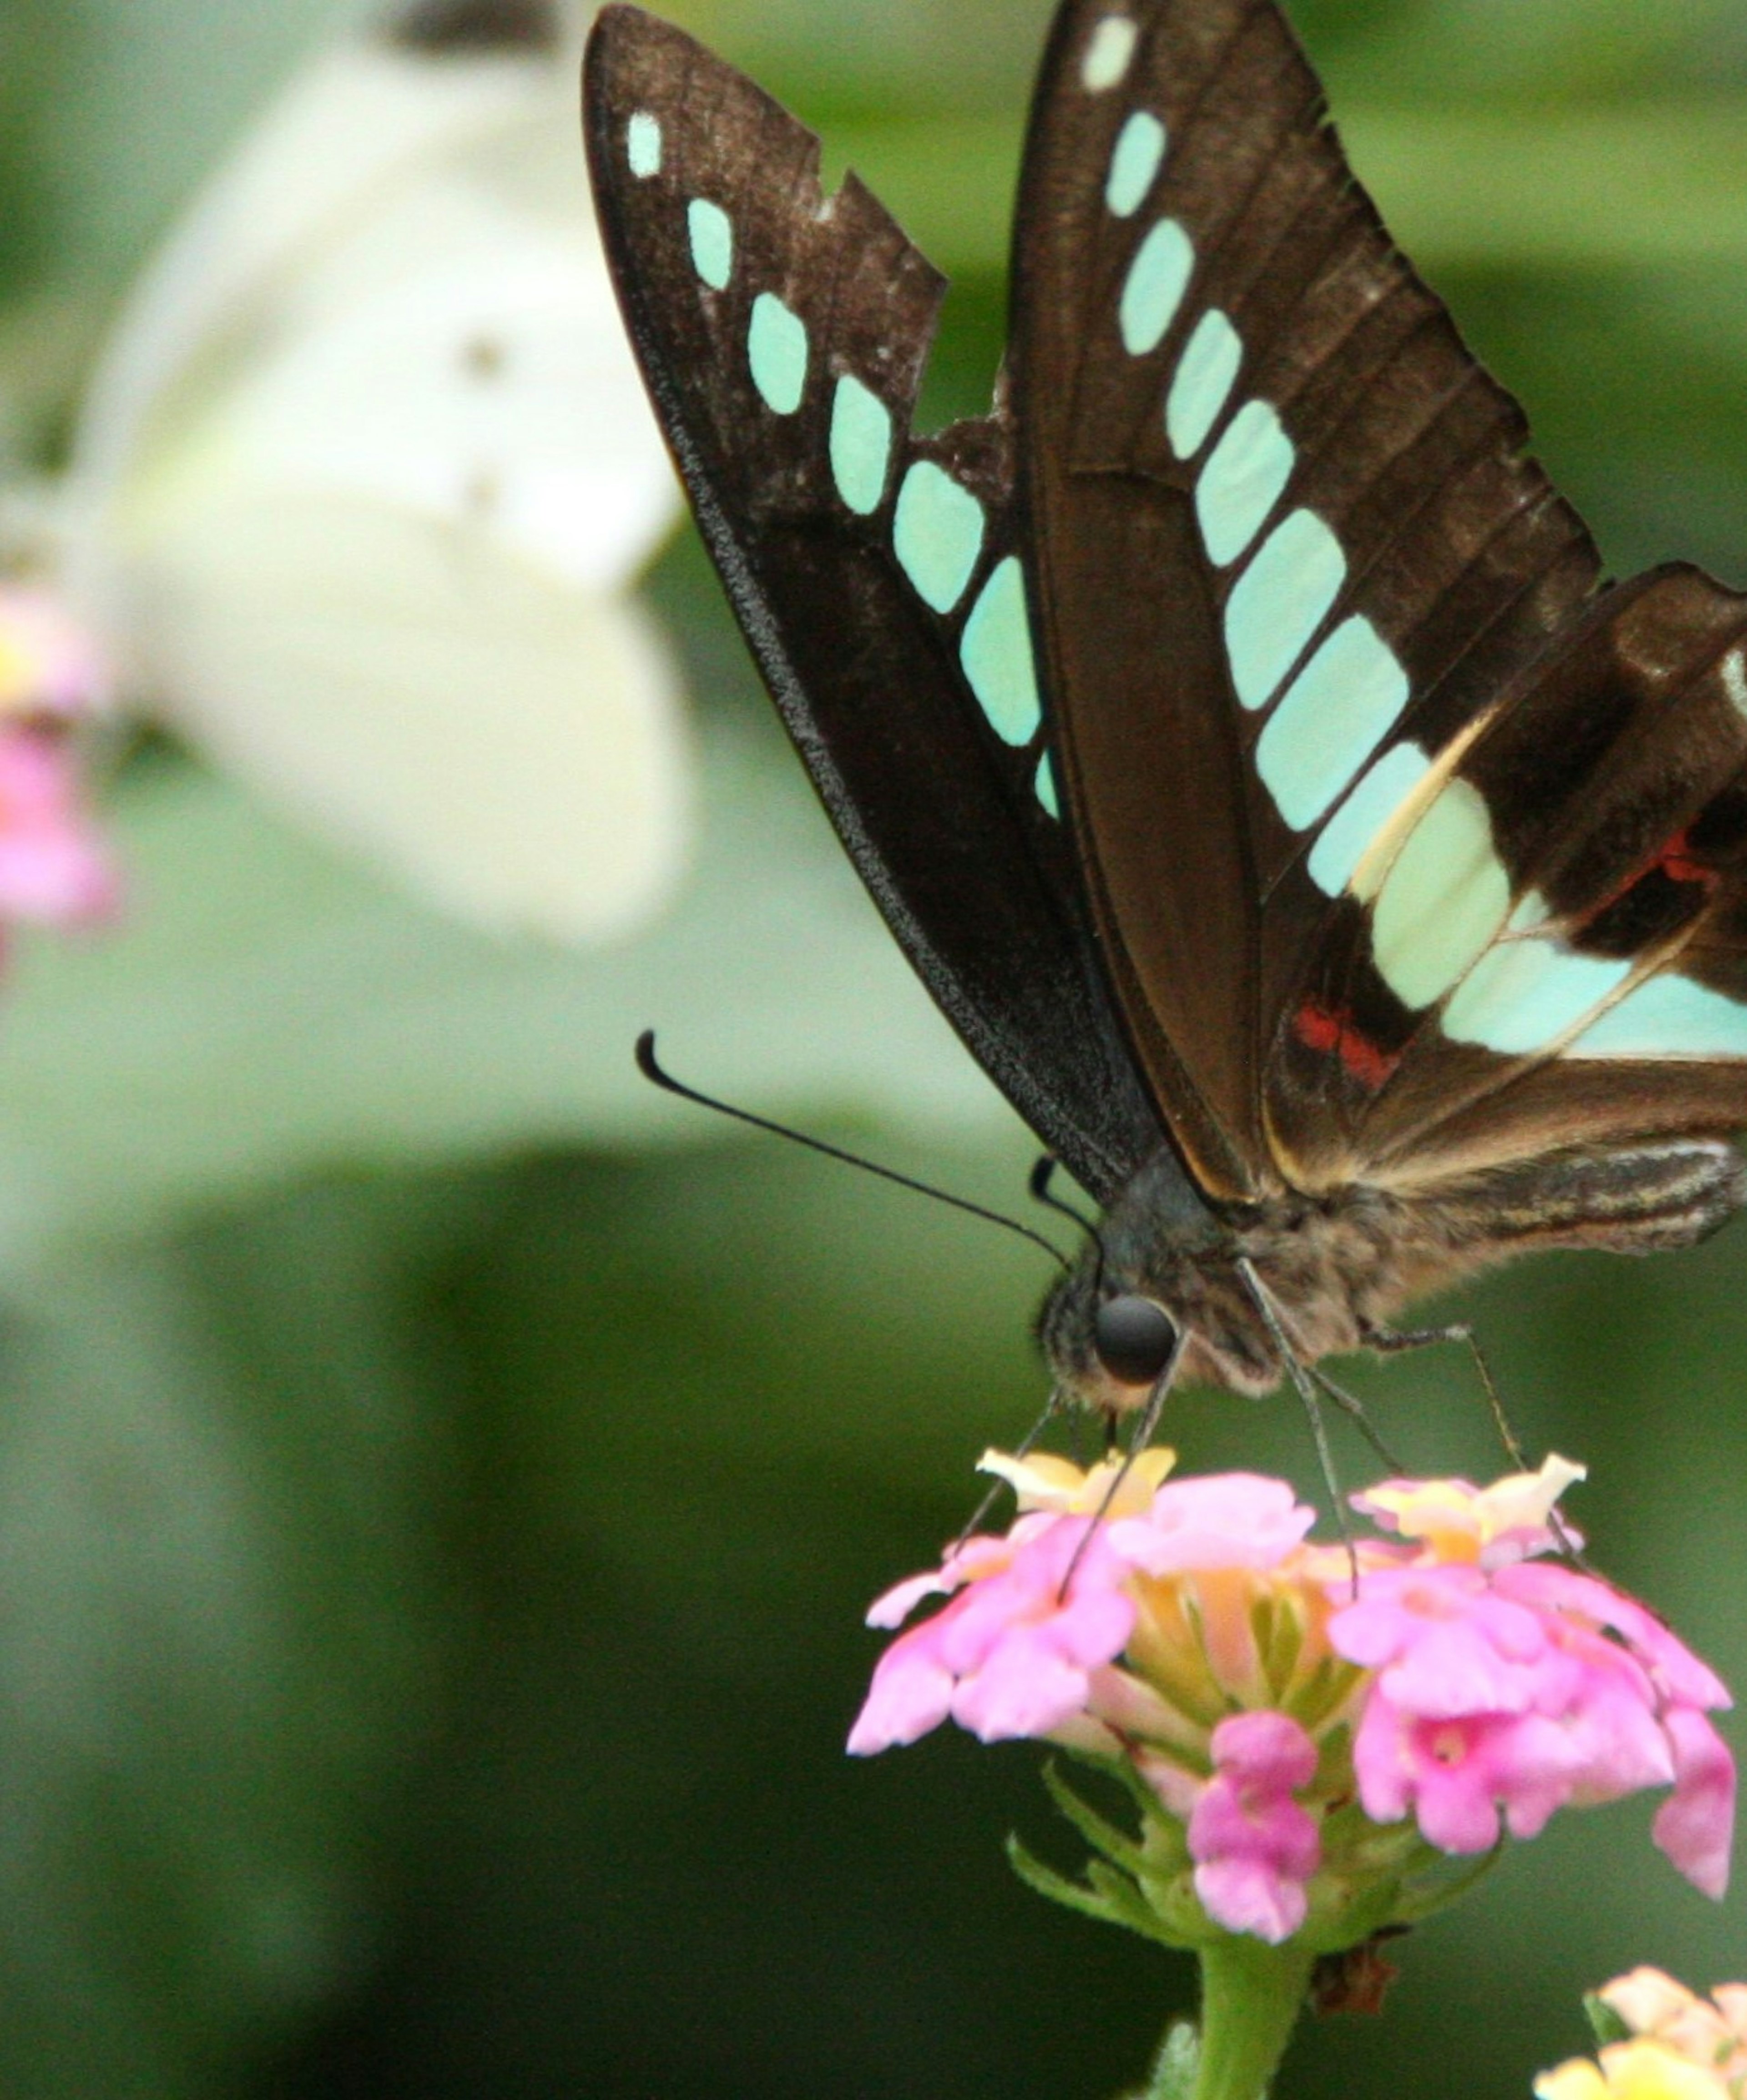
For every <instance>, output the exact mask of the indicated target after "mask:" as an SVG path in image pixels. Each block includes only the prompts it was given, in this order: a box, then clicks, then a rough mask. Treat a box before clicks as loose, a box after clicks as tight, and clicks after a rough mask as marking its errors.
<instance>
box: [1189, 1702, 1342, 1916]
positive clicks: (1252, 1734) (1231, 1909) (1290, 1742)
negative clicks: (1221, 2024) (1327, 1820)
mask: <svg viewBox="0 0 1747 2100" xmlns="http://www.w3.org/2000/svg"><path fill="white" fill-rule="evenodd" d="M1212 1748H1213V1756H1214V1776H1213V1778H1212V1779H1211V1780H1210V1781H1209V1782H1208V1784H1207V1785H1206V1787H1205V1789H1204V1790H1203V1791H1202V1793H1201V1798H1200V1800H1199V1801H1197V1802H1196V1804H1195V1807H1194V1809H1193V1811H1192V1813H1191V1815H1190V1817H1189V1827H1188V1840H1189V1857H1190V1858H1191V1859H1192V1860H1194V1861H1195V1862H1196V1868H1195V1890H1196V1895H1199V1896H1200V1898H1201V1901H1202V1902H1203V1903H1204V1904H1205V1905H1206V1907H1207V1915H1208V1916H1209V1917H1210V1918H1212V1919H1214V1921H1215V1922H1216V1923H1218V1924H1219V1925H1223V1926H1224V1927H1225V1929H1226V1930H1227V1932H1249V1933H1254V1935H1255V1936H1256V1937H1257V1938H1258V1939H1265V1940H1267V1941H1269V1942H1270V1943H1274V1944H1277V1943H1279V1942H1280V1940H1282V1939H1290V1938H1291V1937H1292V1935H1293V1934H1294V1932H1296V1931H1297V1930H1298V1927H1299V1926H1301V1925H1302V1924H1303V1922H1304V1913H1305V1910H1306V1908H1307V1897H1306V1895H1305V1886H1306V1884H1307V1882H1309V1880H1310V1877H1311V1875H1312V1874H1314V1873H1316V1869H1317V1868H1318V1866H1319V1865H1320V1864H1321V1861H1322V1840H1321V1838H1320V1834H1319V1833H1318V1829H1317V1825H1316V1819H1315V1817H1313V1816H1312V1815H1311V1814H1310V1812H1309V1811H1308V1810H1307V1809H1305V1808H1303V1807H1300V1806H1299V1804H1298V1802H1297V1801H1296V1800H1295V1799H1294V1795H1295V1794H1296V1793H1298V1791H1299V1790H1300V1789H1302V1788H1304V1787H1307V1786H1308V1785H1310V1783H1311V1780H1313V1779H1314V1778H1315V1777H1316V1744H1315V1742H1314V1741H1313V1740H1311V1737H1310V1736H1309V1735H1307V1733H1306V1732H1305V1731H1304V1729H1303V1728H1302V1727H1300V1726H1299V1725H1298V1723H1297V1722H1296V1721H1294V1720H1293V1719H1291V1718H1289V1716H1288V1715H1286V1714H1270V1713H1263V1714H1233V1715H1232V1718H1230V1719H1229V1720H1227V1721H1222V1722H1221V1723H1219V1725H1218V1727H1217V1728H1215V1729H1214V1732H1213V1744H1212Z"/></svg>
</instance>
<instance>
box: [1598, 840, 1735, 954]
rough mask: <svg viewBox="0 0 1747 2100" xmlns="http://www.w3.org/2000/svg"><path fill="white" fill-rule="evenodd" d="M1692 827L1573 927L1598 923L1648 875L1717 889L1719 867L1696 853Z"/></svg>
mask: <svg viewBox="0 0 1747 2100" xmlns="http://www.w3.org/2000/svg"><path fill="white" fill-rule="evenodd" d="M1689 829H1690V827H1683V829H1681V830H1680V831H1678V832H1675V834H1674V836H1673V837H1672V838H1671V839H1670V840H1667V841H1666V843H1665V844H1664V845H1661V846H1659V847H1658V848H1657V849H1656V851H1655V852H1654V853H1653V854H1651V855H1650V856H1649V858H1647V860H1645V861H1644V862H1643V865H1642V866H1641V867H1635V868H1634V869H1633V871H1632V872H1631V873H1630V875H1629V876H1627V877H1626V878H1625V881H1624V882H1622V883H1621V884H1619V885H1617V888H1615V889H1611V890H1610V891H1609V892H1608V894H1607V895H1606V896H1605V897H1604V898H1602V900H1601V902H1599V904H1592V905H1591V906H1590V908H1589V910H1588V911H1585V912H1583V913H1581V915H1578V916H1577V917H1576V918H1574V919H1572V920H1571V922H1570V931H1571V932H1572V933H1581V931H1582V930H1583V929H1584V928H1585V927H1586V926H1592V925H1594V923H1595V921H1596V920H1598V919H1599V918H1600V917H1601V915H1602V914H1603V912H1604V911H1612V909H1613V907H1614V906H1615V905H1616V904H1617V903H1618V902H1620V900H1621V898H1625V897H1630V895H1631V893H1632V892H1633V891H1634V889H1636V888H1637V887H1638V885H1639V883H1641V882H1642V881H1643V880H1645V878H1646V877H1647V876H1652V875H1665V876H1667V878H1668V880H1670V882H1696V883H1700V884H1702V885H1703V886H1704V888H1705V889H1706V890H1711V889H1715V888H1716V886H1717V880H1718V876H1717V871H1716V869H1715V868H1714V867H1706V866H1705V863H1704V862H1703V861H1701V860H1700V859H1699V858H1697V857H1696V855H1695V854H1694V853H1693V851H1692V840H1691V838H1690V837H1689V836H1688V831H1689Z"/></svg>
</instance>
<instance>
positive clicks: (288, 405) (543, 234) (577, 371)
mask: <svg viewBox="0 0 1747 2100" xmlns="http://www.w3.org/2000/svg"><path fill="white" fill-rule="evenodd" d="M564 26H566V27H568V28H569V29H574V28H575V27H576V26H577V25H575V24H568V25H564ZM559 29H560V25H559V24H558V23H557V22H556V21H555V20H552V19H551V17H550V15H549V12H548V9H547V8H546V6H544V5H543V4H541V3H540V0H421V4H416V5H414V6H411V7H409V6H406V5H405V4H402V5H400V7H397V8H396V10H395V12H394V15H393V17H392V18H391V20H390V21H389V23H388V24H387V25H386V27H385V28H382V29H378V32H377V33H374V34H371V35H369V36H359V37H356V38H353V39H352V40H351V41H349V42H345V43H343V44H341V45H339V46H337V47H335V48H334V49H332V50H330V51H327V52H325V54H324V55H321V56H319V57H317V58H316V60H313V61H312V63H311V64H308V65H307V68H305V69H304V71H303V73H301V74H300V75H299V77H297V78H296V79H294V82H292V83H291V85H290V87H289V88H288V89H287V90H286V91H285V94H284V95H283V97H282V98H281V100H280V101H279V102H278V103H277V104H276V105H275V106H274V107H273V108H271V109H269V110H268V112H267V113H266V114H265V115H264V116H263V117H262V119H261V120H260V121H259V123H258V124H257V125H256V126H254V129H253V130H251V131H250V134H249V135H248V136H247V137H246V138H245V139H244V140H243V142H242V143H241V146H240V147H239V148H238V149H237V152H236V154H235V156H234V157H233V158H232V160H231V161H230V162H229V163H228V165H226V166H225V167H224V168H223V170H221V171H220V172H219V174H218V175H217V177H216V178H215V179H214V180H213V181H212V182H211V183H210V185H209V187H208V188H207V189H206V192H205V193H204V194H203V195H202V196H200V197H199V198H197V201H196V202H195V204H194V205H193V207H192V210H190V211H189V212H188V214H187V216H186V218H184V222H183V223H182V224H181V225H180V227H179V228H178V229H177V230H176V231H175V232H173V233H172V235H171V236H170V239H169V240H168V241H167V242H166V245H165V246H164V248H163V249H162V251H161V253H160V254H159V255H158V256H157V258H156V260H155V261H154V262H153V263H152V264H151V265H150V266H149V267H148V269H147V270H146V271H145V272H144V276H143V277H142V279H141V280H140V281H139V285H137V287H136V289H135V291H134V293H133V294H132V296H131V297H130V299H129V300H128V301H127V302H126V306H125V307H124V310H123V311H122V316H121V319H120V321H119V324H118V325H117V328H116V330H115V332H114V334H113V338H112V339H111V342H110V343H109V346H108V350H107V351H106V353H105V354H104V356H103V357H102V359H101V360H100V364H99V367H98V369H97V371H96V373H95V377H94V378H93V381H92V382H91V387H90V390H89V392H88V394H87V396H86V402H85V405H84V408H83V412H82V417H81V420H80V423H79V427H78V430H77V436H76V441H75V445H74V449H73V461H72V467H71V472H70V475H69V483H68V507H67V511H66V514H65V522H64V531H63V545H64V550H65V572H66V582H67V585H68V587H69V589H70V590H71V592H72V593H73V598H74V600H75V602H76V603H77V604H78V605H80V606H81V607H83V608H84V609H85V610H86V612H87V614H88V615H89V616H90V617H91V618H92V619H93V620H95V623H96V624H97V626H98V628H99V630H100V633H102V634H103V635H104V637H105V639H106V641H107V643H108V648H109V650H110V652H111V654H112V655H113V657H114V659H115V660H116V662H117V666H118V668H119V673H120V676H121V677H122V682H123V686H124V691H125V693H126V697H127V698H128V699H129V700H130V702H131V703H132V704H135V706H138V707H142V708H145V709H146V710H148V712H152V713H153V714H155V715H156V716H157V717H159V718H161V720H162V721H165V722H166V723H167V724H169V725H170V726H171V727H172V728H174V729H175V730H176V731H178V732H179V734H181V735H184V736H185V737H186V738H187V739H188V740H189V741H190V742H191V743H193V744H195V745H196V746H197V747H198V748H201V749H202V750H204V751H205V752H207V753H208V754H209V755H210V757H211V758H212V759H213V760H214V761H216V762H217V763H219V765H223V766H225V767H228V768H229V769H230V770H232V771H234V772H235V773H236V774H238V775H240V776H241V777H242V778H243V779H245V780H246V781H248V782H250V783H252V784H253V785H254V787H256V788H258V789H259V791H260V792H263V794H265V795H268V796H272V797H274V798H276V800H278V801H280V802H281V803H282V804H283V805H285V806H286V807H287V808H289V809H290V810H292V811H293V812H294V813H295V814H298V815H299V816H301V817H302V818H304V819H305V820H306V821H307V823H310V824H311V825H312V826H313V827H317V828H319V829H320V830H321V831H322V832H325V834H326V835H327V836H329V837H330V838H332V839H334V840H338V841H341V842H343V843H344V844H346V845H349V846H352V847H353V848H355V849H363V850H365V851H367V852H369V853H370V854H374V856H375V857H376V858H378V860H379V861H381V862H383V863H385V864H387V866H388V867H390V868H391V870H393V871H395V872H396V873H397V874H398V875H399V876H400V877H401V878H403V879H404V880H405V881H407V882H408V883H409V884H410V885H414V886H416V887H418V888H419V889H422V891H423V892H424V893H426V894H427V895H428V896H430V897H431V898H433V899H434V900H435V901H436V902H440V903H441V904H443V905H444V906H445V907H448V908H449V909H450V910H451V911H454V912H455V913H457V914H458V915H461V916H463V917H466V918H467V919H470V920H473V921H475V923H479V924H485V925H488V926H490V927H493V928H498V929H504V930H511V931H532V932H536V933H542V934H546V935H548V936H551V937H557V938H559V939H566V940H578V941H588V940H596V939H602V938H606V937H612V936H613V935H617V934H620V933H625V932H626V931H628V930H629V929H631V928H633V927H634V926H635V925H636V924H638V923H639V921H640V920H643V919H644V917H646V916H647V915H648V914H649V913H650V912H651V911H652V910H653V909H655V908H656V907H657V906H658V905H659V903H660V902H661V901H662V899H663V898H664V897H665V896H666V893H667V892H668V891H669V889H670V887H671V886H672V885H673V883H674V880H675V878H676V876H677V874H678V872H679V868H680V865H681V862H682V860H683V851H684V845H685V839H686V833H687V818H688V805H689V787H690V774H689V765H688V746H687V743H686V739H685V729H684V721H683V716H682V712H681V709H680V705H679V686H678V680H677V677H676V675H675V673H674V669H673V667H672V665H671V663H670V659H669V656H668V655H667V653H666V650H665V648H664V647H663V646H662V644H661V640H660V637H658V635H657V633H656V632H655V630H654V629H653V627H652V623H651V622H650V620H649V619H648V615H646V613H645V612H644V611H643V610H642V609H641V608H640V607H639V606H638V605H637V603H636V602H635V600H634V599H633V598H632V597H631V596H630V585H631V583H632V581H633V580H634V578H635V575H636V572H637V571H638V570H639V567H641V565H642V564H643V563H644V561H645V560H646V558H648V555H649V554H650V552H651V551H652V549H653V547H654V546H655V545H656V544H657V541H658V540H660V538H661V536H662V535H663V533H664V532H666V529H667V527H668V526H669V525H670V522H671V520H672V518H673V517H674V514H675V510H676V496H675V489H674V480H673V476H672V473H671V470H670V467H669V465H668V463H667V461H666V456H665V454H664V452H663V451H662V449H661V443H660V440H659V439H658V437H657V434H656V430H655V427H654V424H653V420H652V417H651V415H650V413H649V411H648V407H647V404H646V403H645V401H644V395H643V391H642V388H641V386H640V384H639V381H638V378H637V377H636V374H635V369H634V368H633V366H632V364H631V360H630V353H629V351H628V350H627V349H626V346H625V344H624V342H623V338H622V336H621V329H620V323H619V318H618V314H617V308H616V307H615V304H614V301H613V293H612V290H611V288H610V286H609V285H608V279H607V275H606V271H605V267H604V262H603V261H602V258H601V255H600V252H599V245H598V243H597V240H596V237H595V232H594V227H593V220H592V214H591V213H590V210H589V206H588V200H587V195H586V177H585V174H584V171H583V165H582V152H581V148H580V143H579V139H578V125H577V86H576V81H577V64H576V60H577V53H578V51H579V48H580V38H579V37H577V36H575V35H573V34H568V33H559Z"/></svg>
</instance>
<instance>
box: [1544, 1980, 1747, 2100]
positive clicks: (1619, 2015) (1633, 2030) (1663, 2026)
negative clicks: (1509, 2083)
mask: <svg viewBox="0 0 1747 2100" xmlns="http://www.w3.org/2000/svg"><path fill="white" fill-rule="evenodd" d="M1590 2018H1591V2019H1592V2020H1593V2021H1594V2023H1595V2026H1596V2028H1597V2030H1598V2032H1599V2034H1600V2036H1602V2038H1603V2047H1602V2049H1600V2051H1599V2054H1598V2055H1597V2057H1596V2058H1595V2060H1594V2061H1593V2062H1592V2061H1591V2060H1590V2058H1587V2057H1574V2058H1572V2060H1571V2061H1570V2062H1569V2063H1562V2064H1560V2065H1559V2067H1558V2069H1557V2070H1555V2071H1546V2072H1544V2073H1543V2074H1542V2075H1541V2077H1539V2078H1537V2080H1535V2093H1536V2096H1537V2100H1743V2096H1744V2095H1747V1984H1743V1983H1719V1984H1718V1986H1717V1988H1716V1989H1715V1990H1714V1991H1713V1992H1711V1994H1710V1996H1709V1997H1707V1998H1701V1997H1700V1996H1699V1995H1698V1994H1697V1992H1694V1991H1689V1990H1688V1989H1687V1987H1686V1985H1685V1984H1684V1983H1676V1982H1675V1981H1674V1978H1673V1977H1672V1976H1668V1975H1665V1974H1663V1972H1662V1971H1661V1970H1660V1969H1634V1970H1632V1972H1631V1973H1630V1975H1626V1976H1619V1977H1616V1978H1615V1979H1614V1980H1613V1982H1612V1983H1604V1984H1603V1986H1602V1988H1601V1989H1600V1990H1599V1991H1598V1992H1596V1993H1595V1996H1594V1998H1593V1999H1592V2000H1591V2001H1590Z"/></svg>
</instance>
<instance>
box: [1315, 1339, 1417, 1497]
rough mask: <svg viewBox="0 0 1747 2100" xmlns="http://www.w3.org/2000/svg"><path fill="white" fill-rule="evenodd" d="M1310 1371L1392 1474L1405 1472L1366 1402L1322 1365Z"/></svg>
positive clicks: (1317, 1365)
mask: <svg viewBox="0 0 1747 2100" xmlns="http://www.w3.org/2000/svg"><path fill="white" fill-rule="evenodd" d="M1308 1369H1309V1371H1310V1374H1311V1377H1312V1378H1313V1379H1315V1380H1316V1383H1317V1384H1318V1385H1319V1386H1320V1387H1321V1389H1322V1390H1323V1392H1325V1393H1326V1394H1327V1395H1328V1396H1329V1399H1330V1400H1332V1401H1333V1402H1334V1404H1335V1405H1336V1406H1337V1407H1338V1408H1339V1410H1341V1412H1342V1414H1344V1415H1345V1416H1346V1417H1347V1420H1348V1421H1349V1422H1351V1423H1352V1425H1353V1427H1355V1428H1356V1430H1357V1431H1358V1432H1359V1434H1360V1436H1362V1437H1364V1440H1365V1442H1366V1443H1367V1444H1369V1445H1370V1447H1371V1449H1373V1451H1374V1452H1375V1453H1376V1454H1377V1455H1378V1458H1379V1459H1381V1460H1382V1462H1383V1464H1384V1465H1386V1466H1387V1467H1388V1468H1389V1470H1390V1471H1391V1472H1392V1473H1400V1472H1404V1471H1405V1470H1406V1468H1405V1467H1404V1466H1403V1465H1402V1463H1401V1461H1400V1459H1399V1458H1397V1457H1396V1456H1395V1453H1394V1452H1393V1451H1391V1449H1390V1448H1389V1446H1388V1445H1387V1444H1386V1443H1385V1442H1384V1441H1383V1440H1382V1436H1380V1435H1379V1434H1378V1430H1377V1427H1376V1426H1375V1424H1374V1423H1373V1422H1372V1420H1371V1418H1370V1416H1369V1414H1367V1413H1366V1412H1365V1405H1364V1401H1362V1400H1360V1397H1359V1396H1358V1395H1357V1394H1356V1393H1351V1392H1348V1391H1347V1388H1346V1387H1345V1386H1343V1385H1337V1384H1336V1383H1335V1382H1334V1380H1333V1379H1332V1378H1330V1377H1329V1374H1328V1373H1327V1372H1326V1371H1325V1370H1323V1369H1322V1367H1321V1365H1319V1364H1311V1365H1309V1366H1308Z"/></svg>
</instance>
